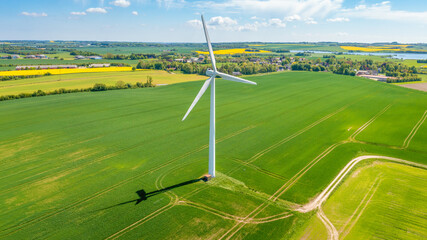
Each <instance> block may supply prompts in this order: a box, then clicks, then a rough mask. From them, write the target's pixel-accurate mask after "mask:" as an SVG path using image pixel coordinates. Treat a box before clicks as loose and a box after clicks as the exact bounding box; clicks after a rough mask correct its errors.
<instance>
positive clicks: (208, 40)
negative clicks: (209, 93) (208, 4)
mask: <svg viewBox="0 0 427 240" xmlns="http://www.w3.org/2000/svg"><path fill="white" fill-rule="evenodd" d="M202 23H203V30H205V37H206V42H207V43H208V49H209V56H210V57H211V61H212V68H213V70H214V71H216V63H215V56H214V54H213V51H212V44H211V40H210V39H209V34H208V29H207V27H206V24H205V19H204V18H203V15H202Z"/></svg>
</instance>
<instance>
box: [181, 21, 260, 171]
mask: <svg viewBox="0 0 427 240" xmlns="http://www.w3.org/2000/svg"><path fill="white" fill-rule="evenodd" d="M202 23H203V29H204V31H205V37H206V42H207V44H208V49H209V55H210V57H211V61H212V69H209V68H208V70H207V71H206V75H208V76H210V78H209V79H207V80H206V81H205V83H204V84H203V86H202V88H201V89H200V91H199V93H198V94H197V96H196V98H195V99H194V101H193V103H192V104H191V106H190V108H189V109H188V111H187V113H186V114H185V116H184V117H183V118H182V121H184V120H185V118H187V116H188V114H189V113H190V112H191V110H192V109H193V108H194V106H195V105H196V103H197V102H198V101H199V99H200V98H201V97H202V95H203V93H205V91H206V89H207V88H208V87H209V85H210V86H211V106H210V130H209V175H210V177H215V77H216V76H220V77H221V78H222V79H225V80H229V81H235V82H241V83H249V84H253V85H256V83H255V82H251V81H248V80H245V79H242V78H238V77H235V76H231V75H228V74H225V73H222V72H218V71H217V69H216V64H215V56H214V54H213V51H212V45H211V41H210V39H209V35H208V30H207V28H206V24H205V20H204V18H203V15H202Z"/></svg>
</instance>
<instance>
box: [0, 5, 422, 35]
mask: <svg viewBox="0 0 427 240" xmlns="http://www.w3.org/2000/svg"><path fill="white" fill-rule="evenodd" d="M0 2H1V8H0V29H1V31H0V40H91V41H92V40H95V41H132V42H204V41H205V40H204V35H203V32H202V26H201V21H200V15H201V14H203V15H204V18H205V20H206V22H207V25H208V29H209V33H210V36H211V40H212V42H257V41H259V42H318V41H333V42H367V43H372V42H393V41H396V42H400V43H427V0H390V1H381V0H380V1H378V0H217V1H214V0H208V1H201V0H37V1H34V0H0Z"/></svg>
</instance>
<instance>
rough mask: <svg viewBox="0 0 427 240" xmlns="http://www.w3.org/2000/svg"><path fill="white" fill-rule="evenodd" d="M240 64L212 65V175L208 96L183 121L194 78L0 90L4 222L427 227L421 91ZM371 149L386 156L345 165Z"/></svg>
mask: <svg viewBox="0 0 427 240" xmlns="http://www.w3.org/2000/svg"><path fill="white" fill-rule="evenodd" d="M143 72H144V71H141V72H134V74H140V73H143ZM98 74H106V73H98ZM116 74H120V73H116ZM126 74H129V75H130V74H132V72H129V73H126ZM76 75H77V74H76ZM169 76H172V75H169ZM185 76H188V75H185ZM51 77H59V76H51ZM153 78H154V79H156V78H155V77H154V76H153ZM112 79H114V77H112ZM202 79H204V78H202ZM248 79H249V80H252V81H256V82H257V83H258V85H257V86H253V85H244V84H238V83H234V82H226V81H223V80H221V79H218V80H217V83H216V85H217V87H216V97H217V99H216V121H217V132H216V135H217V139H216V141H217V144H216V151H217V155H216V156H217V165H216V168H217V177H216V178H214V179H212V180H211V181H208V182H204V181H202V180H200V177H201V176H203V175H204V174H206V173H207V170H208V133H209V125H208V123H209V98H208V96H204V97H203V98H202V99H201V100H200V101H199V103H198V105H197V106H196V107H195V109H194V110H193V112H192V113H191V114H190V115H189V117H188V118H187V119H186V120H185V121H184V122H182V121H181V119H182V117H183V115H184V113H185V111H186V110H187V108H188V107H189V105H190V104H191V101H192V100H193V99H194V97H195V95H196V94H197V92H198V90H199V88H200V87H201V85H202V84H203V83H202V82H201V81H193V82H184V83H180V84H173V85H170V86H164V87H158V88H143V89H128V90H117V91H107V92H96V93H91V92H89V93H88V92H84V93H75V94H64V95H55V96H46V97H36V98H26V99H18V100H11V101H4V102H1V103H0V132H1V133H2V134H1V135H0V152H1V153H2V154H1V155H0V166H1V168H0V172H1V176H0V201H1V203H2V208H0V238H3V239H26V238H48V237H49V238H56V239H64V238H66V239H83V238H84V239H242V238H245V239H278V238H286V239H288V238H291V239H292V238H293V239H298V238H299V237H301V236H307V237H310V236H315V235H311V234H318V235H317V239H318V238H319V237H321V236H324V237H325V238H327V237H331V236H333V235H331V234H335V232H333V231H332V230H333V229H334V228H335V229H336V230H337V231H341V230H342V231H341V232H338V233H337V234H338V235H339V236H340V237H341V236H345V237H346V239H357V238H364V237H365V236H367V234H371V233H381V231H387V234H396V235H394V236H403V238H406V236H407V235H403V234H404V232H405V231H406V232H409V231H410V232H411V234H412V233H413V234H414V235H411V236H410V237H412V236H416V235H415V234H418V235H417V236H426V235H427V229H426V227H425V226H426V221H425V211H426V209H425V208H426V200H425V199H426V196H425V194H426V192H425V187H424V186H425V183H426V181H427V180H426V178H427V176H426V172H425V171H426V170H425V166H426V165H425V164H427V147H426V146H427V145H426V144H427V123H426V121H427V120H426V118H427V104H426V103H427V93H424V92H420V91H415V90H411V89H406V88H402V87H399V86H395V85H391V84H385V83H380V82H376V81H372V80H368V79H363V78H358V77H351V76H342V75H333V74H330V73H313V72H286V73H279V74H266V75H259V76H253V77H248ZM117 80H119V79H117V78H116V80H115V81H117ZM120 80H122V79H120ZM123 81H125V80H123ZM125 82H126V81H125ZM207 95H209V94H207ZM367 155H376V156H384V157H377V158H374V159H367V160H364V161H362V162H360V163H358V162H356V165H354V168H349V167H348V166H353V165H351V164H353V163H354V161H355V159H359V158H364V157H366V156H367ZM387 157H388V158H390V159H391V158H393V159H394V158H396V159H401V160H399V161H397V160H396V161H394V162H393V161H391V160H390V161H389V160H387ZM412 166H417V167H412ZM346 169H348V172H347V171H346V172H344V173H343V171H344V170H346ZM343 174H344V175H343ZM338 177H340V178H339V181H337V180H336V179H337V178H338ZM395 185H396V186H397V187H393V186H395ZM330 186H332V187H330ZM334 189H335V190H334ZM324 193H327V194H324ZM349 194H352V195H351V196H352V197H347V196H348V195H349ZM328 196H329V197H328ZM390 196H393V199H394V200H393V201H389V200H390ZM409 211H412V212H409ZM412 213H413V214H412ZM377 219H380V220H378V221H377ZM328 221H329V223H328ZM417 221H419V224H418V225H417V224H416V223H417ZM382 223H388V225H387V226H386V227H387V228H386V227H385V226H384V224H382ZM362 228H363V229H364V230H363V231H359V230H360V229H362ZM421 238H422V237H421Z"/></svg>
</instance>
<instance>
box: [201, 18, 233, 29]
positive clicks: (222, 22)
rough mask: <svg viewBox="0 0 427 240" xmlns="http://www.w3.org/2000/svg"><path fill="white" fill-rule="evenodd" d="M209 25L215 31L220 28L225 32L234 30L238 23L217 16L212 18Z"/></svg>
mask: <svg viewBox="0 0 427 240" xmlns="http://www.w3.org/2000/svg"><path fill="white" fill-rule="evenodd" d="M207 25H209V26H211V27H213V28H214V29H215V28H220V29H225V30H232V28H233V27H234V26H235V25H237V21H236V20H234V19H231V18H229V17H222V16H216V17H212V18H211V19H210V20H209V22H208V23H207Z"/></svg>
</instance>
